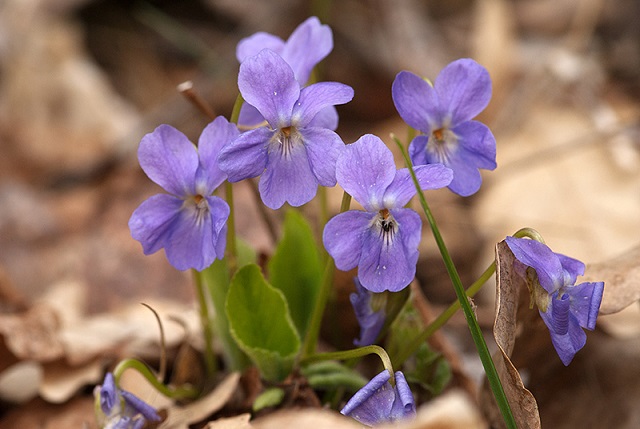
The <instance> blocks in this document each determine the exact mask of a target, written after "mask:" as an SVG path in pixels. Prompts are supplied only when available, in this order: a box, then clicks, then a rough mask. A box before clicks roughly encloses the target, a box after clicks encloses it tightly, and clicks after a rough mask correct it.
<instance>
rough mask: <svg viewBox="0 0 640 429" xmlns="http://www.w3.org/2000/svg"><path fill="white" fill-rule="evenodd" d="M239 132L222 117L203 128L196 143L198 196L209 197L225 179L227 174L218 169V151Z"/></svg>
mask: <svg viewBox="0 0 640 429" xmlns="http://www.w3.org/2000/svg"><path fill="white" fill-rule="evenodd" d="M239 134H240V132H239V131H238V128H237V127H236V126H235V124H231V123H229V122H228V121H227V120H226V119H225V118H224V117H222V116H218V117H217V118H216V119H214V120H213V122H211V123H210V124H209V125H207V126H206V127H205V129H204V130H203V131H202V134H201V135H200V140H199V141H198V154H199V155H200V167H201V168H200V169H199V170H198V172H199V173H200V174H199V175H198V180H197V182H198V183H197V185H196V188H197V189H196V190H197V191H198V193H199V194H200V195H204V196H206V195H211V193H213V191H214V190H215V189H216V188H217V187H218V186H220V184H221V183H222V182H224V180H225V179H226V178H227V173H225V172H223V171H222V170H220V167H218V155H219V154H220V150H221V149H222V148H223V147H224V146H226V145H227V144H229V143H231V141H232V140H234V139H235V138H236V137H238V135H239Z"/></svg>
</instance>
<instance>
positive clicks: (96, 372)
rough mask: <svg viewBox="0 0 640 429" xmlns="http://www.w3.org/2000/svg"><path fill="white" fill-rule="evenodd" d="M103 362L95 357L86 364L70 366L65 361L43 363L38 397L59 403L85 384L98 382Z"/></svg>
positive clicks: (100, 377) (101, 373)
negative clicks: (42, 377)
mask: <svg viewBox="0 0 640 429" xmlns="http://www.w3.org/2000/svg"><path fill="white" fill-rule="evenodd" d="M102 369H103V363H102V362H101V360H99V359H97V360H95V361H93V362H91V363H89V364H87V365H83V366H79V367H76V366H70V365H68V364H67V363H66V362H65V361H62V360H61V361H57V362H51V363H48V364H45V365H44V379H43V380H42V383H41V384H40V389H39V392H40V397H41V398H42V399H44V400H45V401H47V402H51V403H53V404H61V403H63V402H65V401H67V400H69V398H71V397H72V396H73V395H74V394H75V393H76V392H77V391H78V390H80V388H82V387H84V386H86V385H91V384H93V385H95V384H99V383H100V382H101V380H102V375H103V371H102Z"/></svg>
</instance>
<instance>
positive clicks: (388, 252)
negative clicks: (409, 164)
mask: <svg viewBox="0 0 640 429" xmlns="http://www.w3.org/2000/svg"><path fill="white" fill-rule="evenodd" d="M415 173H416V176H417V177H418V181H419V183H420V186H421V188H422V189H424V190H427V189H438V188H442V187H444V186H447V185H448V184H449V183H450V182H451V177H452V172H451V170H450V169H449V168H447V167H445V166H443V165H442V164H430V165H421V166H418V167H416V168H415ZM336 176H337V179H338V183H339V184H340V186H342V188H343V189H344V190H345V191H346V192H347V193H349V194H350V195H351V196H352V197H353V198H355V200H356V201H358V202H359V203H360V204H361V205H362V206H363V207H364V209H365V210H366V211H361V210H349V211H347V212H344V213H340V214H338V215H337V216H335V217H333V218H332V219H331V220H329V222H327V225H326V226H325V229H324V232H323V235H322V239H323V242H324V246H325V248H326V249H327V252H329V254H330V255H331V256H332V257H333V259H334V260H335V262H336V267H338V269H340V270H343V271H348V270H350V269H352V268H355V267H358V279H359V280H360V283H362V286H363V287H364V288H366V289H368V290H370V291H372V292H383V291H385V290H389V291H391V292H397V291H399V290H401V289H404V288H405V287H406V286H407V285H408V284H409V283H410V282H411V280H413V277H414V276H415V273H416V263H417V262H418V244H419V242H420V233H421V230H422V221H421V220H420V216H419V215H418V213H416V212H415V211H413V210H411V209H406V208H403V207H404V206H405V205H406V204H407V203H408V202H409V200H410V199H411V198H412V197H413V196H414V195H415V194H416V189H415V187H414V185H413V181H412V180H411V176H410V173H409V170H408V169H406V168H402V169H400V170H396V167H395V164H394V161H393V154H392V153H391V151H390V150H389V149H388V148H387V146H386V145H385V144H384V143H383V142H382V140H380V138H379V137H376V136H374V135H371V134H367V135H364V136H362V137H361V138H360V139H358V141H356V142H355V143H352V144H350V145H347V146H346V147H345V148H344V151H343V152H342V154H340V157H339V158H338V161H337V165H336Z"/></svg>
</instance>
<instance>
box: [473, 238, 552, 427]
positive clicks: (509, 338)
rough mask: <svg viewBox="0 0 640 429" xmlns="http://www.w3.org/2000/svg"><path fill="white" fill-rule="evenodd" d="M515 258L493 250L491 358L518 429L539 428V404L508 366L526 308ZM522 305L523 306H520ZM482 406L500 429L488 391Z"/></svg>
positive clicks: (503, 249) (501, 249) (506, 250)
mask: <svg viewBox="0 0 640 429" xmlns="http://www.w3.org/2000/svg"><path fill="white" fill-rule="evenodd" d="M514 260H515V258H514V256H513V254H512V253H511V250H509V247H508V246H507V245H506V243H505V242H504V241H502V242H500V243H498V244H497V246H496V319H495V322H494V325H493V336H494V338H495V340H496V344H497V345H498V352H496V354H495V355H494V357H493V361H494V362H495V365H496V369H497V371H498V375H499V377H500V381H501V382H502V387H503V388H504V391H505V394H506V396H507V400H508V401H509V405H510V406H511V411H512V412H513V416H514V418H515V420H516V423H517V425H518V427H519V428H521V429H524V428H540V415H539V413H538V404H537V403H536V400H535V398H534V397H533V394H532V393H531V392H530V391H529V390H527V389H526V388H525V387H524V383H523V382H522V379H521V378H520V374H519V373H518V370H517V369H516V367H515V366H514V365H513V363H512V362H511V359H510V358H511V354H512V353H513V348H514V345H515V339H516V336H517V320H518V319H517V313H518V307H519V306H523V307H524V306H526V299H525V298H526V294H523V293H521V292H523V291H526V290H527V289H526V285H525V284H524V282H523V281H522V279H521V278H520V277H518V276H517V275H516V273H515V272H514V270H513V262H514ZM523 304H524V305H523ZM481 404H482V406H483V408H484V411H485V413H486V414H487V416H488V417H489V420H490V422H491V424H492V426H495V427H503V426H504V421H503V419H502V416H501V414H500V410H499V409H498V407H497V405H496V403H495V400H494V399H493V394H492V393H491V390H490V389H489V388H488V387H487V386H486V383H485V388H484V389H483V392H482V397H481Z"/></svg>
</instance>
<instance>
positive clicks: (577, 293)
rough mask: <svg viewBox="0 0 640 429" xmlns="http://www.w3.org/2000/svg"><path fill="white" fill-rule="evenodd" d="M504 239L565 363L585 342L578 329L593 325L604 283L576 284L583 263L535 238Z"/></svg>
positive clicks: (590, 327)
mask: <svg viewBox="0 0 640 429" xmlns="http://www.w3.org/2000/svg"><path fill="white" fill-rule="evenodd" d="M505 241H506V243H507V245H508V246H509V249H511V252H513V255H514V256H515V258H516V260H517V261H516V262H518V265H517V266H516V271H517V272H518V273H519V274H520V275H521V276H522V277H523V278H524V279H525V281H526V282H527V285H528V287H529V290H530V293H531V296H532V299H533V301H534V302H535V303H536V305H537V306H538V310H539V312H540V316H541V317H542V320H544V323H545V324H546V325H547V327H548V328H549V332H550V333H551V342H552V343H553V346H554V347H555V349H556V351H557V352H558V356H560V359H561V360H562V363H564V364H565V365H569V363H570V362H571V360H572V359H573V356H574V355H575V354H576V353H577V351H578V350H580V349H581V348H582V347H584V345H585V343H586V341H587V335H586V334H585V333H584V331H583V330H582V328H585V329H589V330H593V329H595V327H596V318H597V317H598V311H599V309H600V302H601V301H602V293H603V290H604V283H603V282H593V283H582V284H579V285H576V279H577V277H578V276H581V275H583V274H584V264H583V263H582V262H580V261H578V260H576V259H573V258H570V257H568V256H565V255H561V254H559V253H554V252H553V251H552V250H551V249H550V248H549V247H547V246H546V245H544V244H542V243H540V242H538V241H535V240H528V239H524V238H515V237H507V238H506V239H505Z"/></svg>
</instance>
